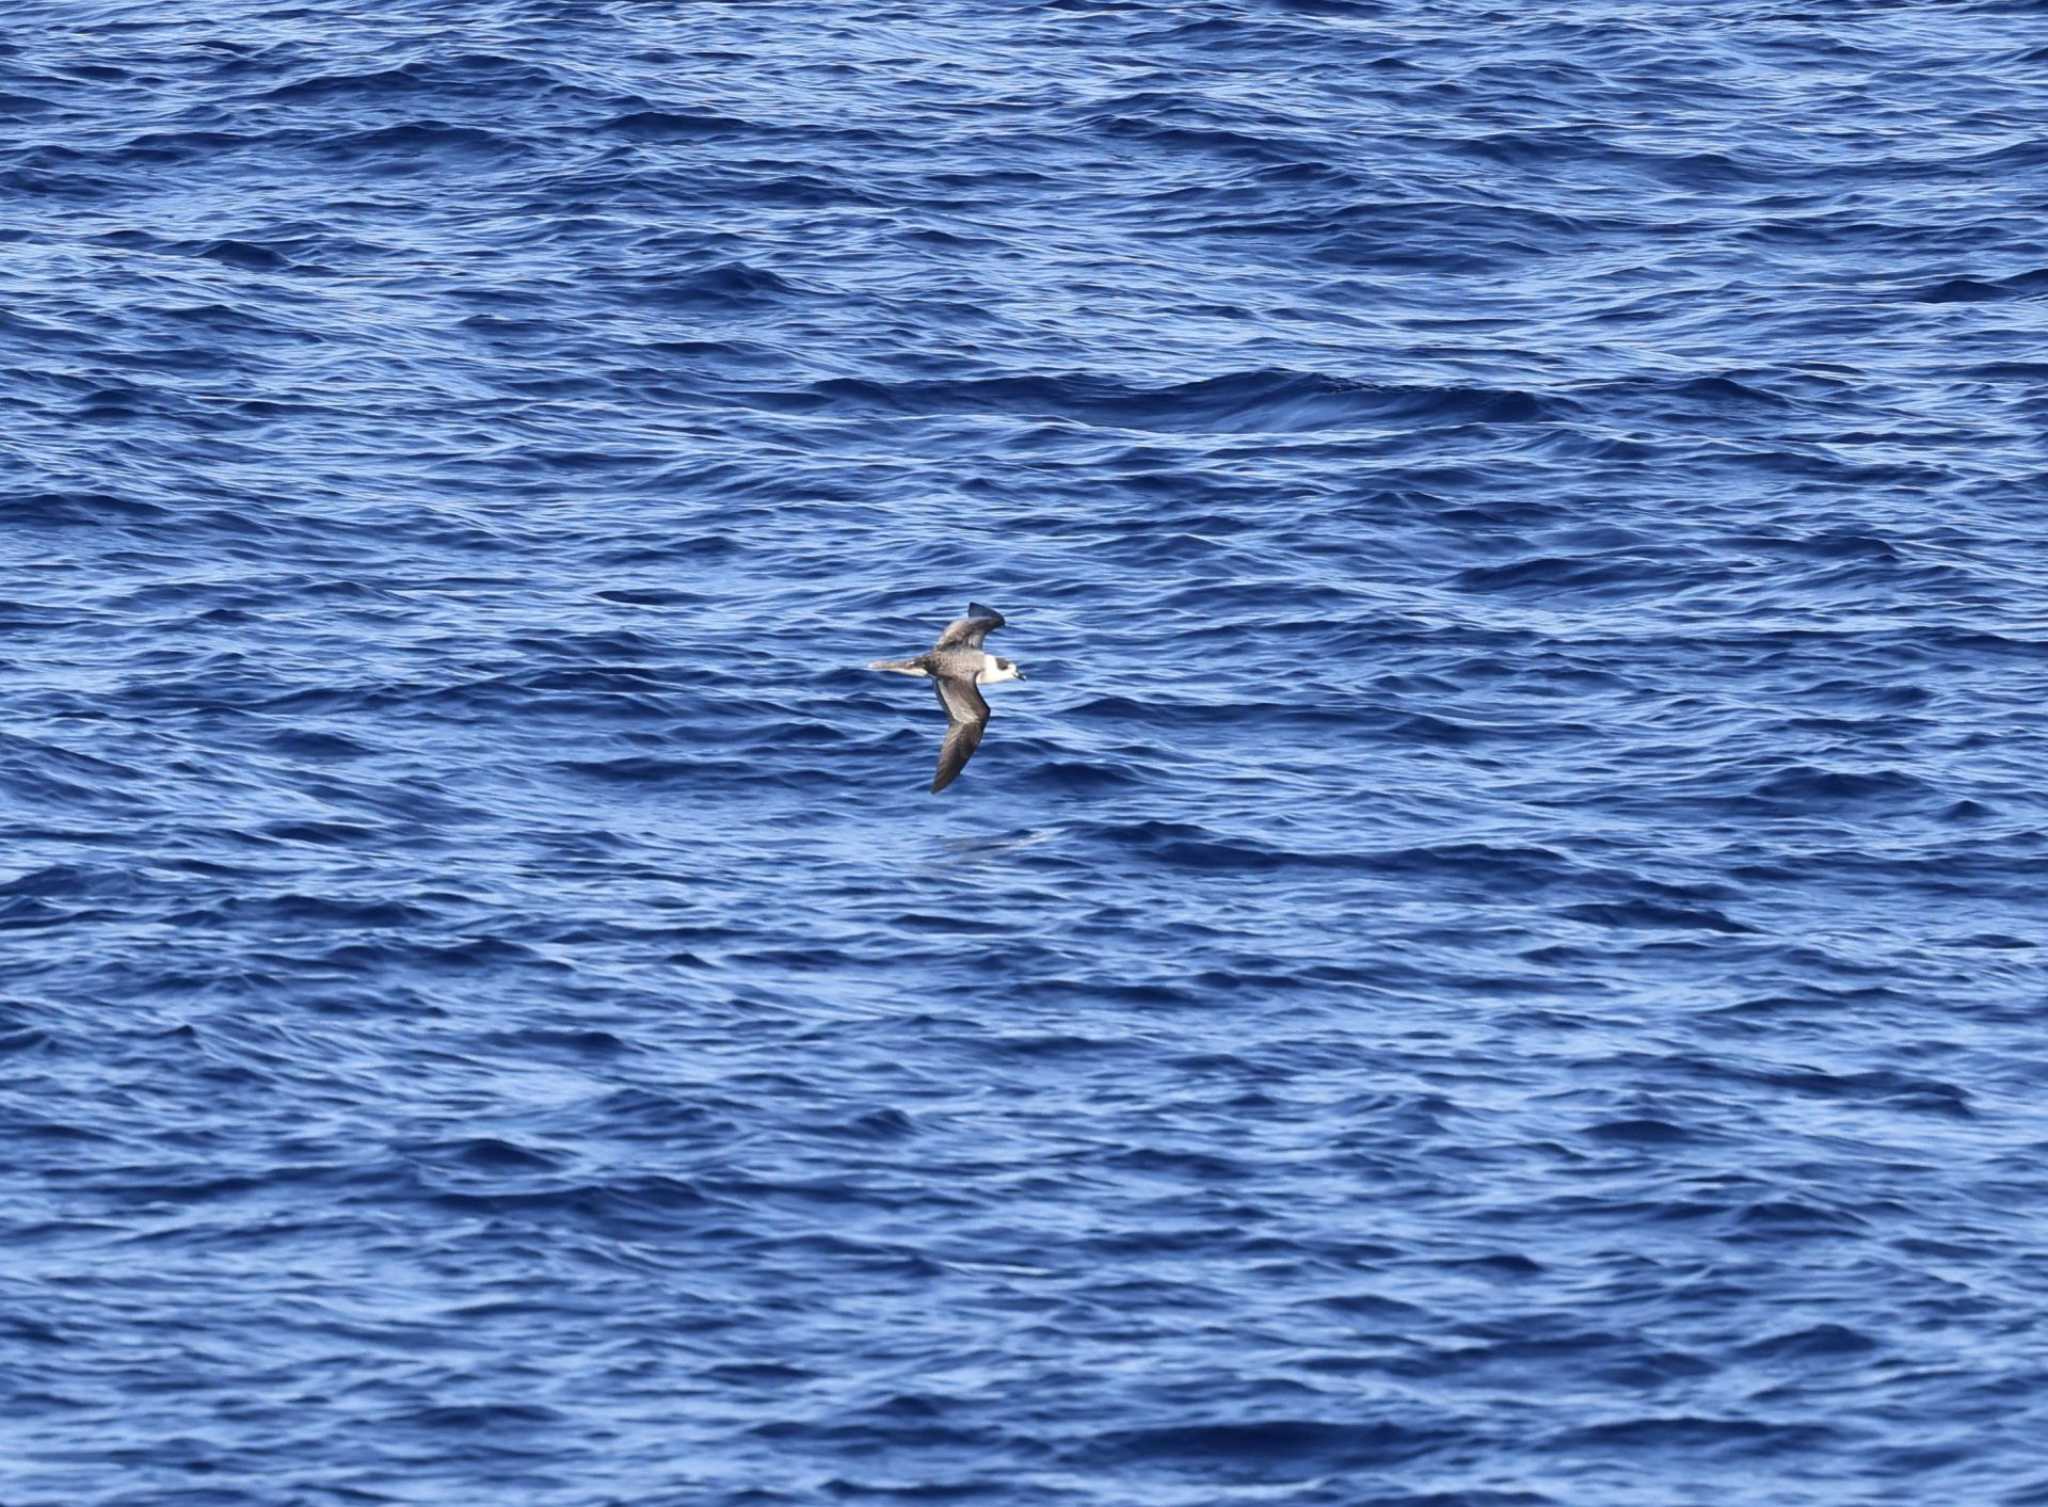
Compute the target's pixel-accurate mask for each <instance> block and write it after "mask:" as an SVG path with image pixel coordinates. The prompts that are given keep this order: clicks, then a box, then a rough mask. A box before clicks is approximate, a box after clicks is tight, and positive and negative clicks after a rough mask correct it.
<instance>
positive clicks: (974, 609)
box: [868, 602, 1024, 795]
mask: <svg viewBox="0 0 2048 1507" xmlns="http://www.w3.org/2000/svg"><path fill="white" fill-rule="evenodd" d="M1002 626H1003V615H1002V614H1001V613H1000V612H998V611H996V610H995V608H993V607H984V606H982V605H981V604H980V603H979V602H969V603H968V604H967V616H965V617H961V618H955V619H954V620H953V621H952V622H950V623H948V624H946V631H945V632H944V633H941V634H940V635H939V641H938V642H937V643H936V644H934V645H932V648H931V652H930V653H929V654H920V655H918V656H917V658H915V659H878V660H875V661H874V662H873V663H872V664H870V665H869V666H868V668H869V669H870V670H893V671H895V672H896V673H897V674H898V675H923V676H927V677H929V678H930V679H931V681H932V683H933V686H934V688H935V689H936V690H937V691H938V693H939V705H940V706H942V707H944V708H945V709H946V741H945V742H944V743H942V744H940V745H939V772H938V773H937V774H935V775H934V776H932V794H933V795H937V794H938V793H939V792H940V791H941V790H944V789H945V788H946V787H947V786H948V785H950V784H952V783H953V780H954V777H955V776H956V775H958V774H959V773H960V771H961V770H963V769H965V768H966V767H967V761H968V760H969V759H971V758H973V757H974V750H975V749H977V748H979V747H981V735H982V732H983V730H984V729H985V728H987V726H988V703H987V702H986V701H983V700H982V699H981V692H980V691H978V690H976V689H975V687H977V686H984V685H1001V684H1002V683H1003V682H1004V681H1006V680H1022V679H1023V678H1024V672H1023V671H1022V670H1020V669H1018V668H1017V667H1016V665H1014V664H1012V663H1011V662H1010V661H1009V660H1007V659H999V658H997V657H996V656H995V655H993V654H991V653H989V652H988V651H987V650H986V649H984V648H982V646H981V641H982V640H983V639H985V638H987V637H988V636H989V635H990V634H991V633H993V632H995V630H996V629H998V628H1000V627H1002Z"/></svg>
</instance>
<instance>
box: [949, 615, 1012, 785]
mask: <svg viewBox="0 0 2048 1507" xmlns="http://www.w3.org/2000/svg"><path fill="white" fill-rule="evenodd" d="M996 621H997V622H999V623H1000V622H1001V621H1002V619H1001V618H997V619H996ZM932 687H933V689H934V690H936V691H937V692H938V693H939V705H940V706H942V707H944V708H945V709H946V741H945V742H944V743H942V744H940V745H939V771H938V773H937V774H935V775H933V776H932V794H933V795H937V794H938V793H939V792H940V791H941V790H944V789H945V788H946V787H947V786H948V785H950V784H952V783H953V780H954V778H955V777H956V776H957V775H958V774H959V773H960V771H961V770H963V769H965V768H966V767H967V761H968V760H969V759H971V758H973V757H974V751H975V749H977V748H979V747H981V735H982V732H983V731H984V730H985V729H986V728H987V727H988V703H987V702H986V701H983V700H982V699H981V692H980V691H978V690H976V689H975V688H974V682H973V681H972V680H966V679H948V678H946V677H943V676H933V677H932Z"/></svg>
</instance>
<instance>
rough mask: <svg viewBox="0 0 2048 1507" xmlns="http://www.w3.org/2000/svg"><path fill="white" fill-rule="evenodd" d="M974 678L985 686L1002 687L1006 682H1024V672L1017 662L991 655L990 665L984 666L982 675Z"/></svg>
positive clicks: (989, 658) (989, 657)
mask: <svg viewBox="0 0 2048 1507" xmlns="http://www.w3.org/2000/svg"><path fill="white" fill-rule="evenodd" d="M974 678H975V679H976V680H978V681H980V682H981V683H982V684H983V685H1001V684H1002V683H1003V682H1004V681H1006V680H1022V679H1023V678H1024V672H1023V671H1022V670H1020V669H1018V668H1017V662H1016V661H1015V660H1012V659H1004V658H1002V657H1000V656H999V655H995V654H990V655H989V656H988V663H987V664H985V665H983V666H982V669H981V673H980V674H979V675H977V676H975V677H974Z"/></svg>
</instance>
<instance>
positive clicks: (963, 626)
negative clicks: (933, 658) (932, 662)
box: [932, 602, 1003, 649]
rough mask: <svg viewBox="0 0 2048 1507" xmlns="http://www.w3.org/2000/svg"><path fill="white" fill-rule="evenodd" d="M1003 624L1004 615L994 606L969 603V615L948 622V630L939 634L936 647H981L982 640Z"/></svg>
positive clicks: (934, 646)
mask: <svg viewBox="0 0 2048 1507" xmlns="http://www.w3.org/2000/svg"><path fill="white" fill-rule="evenodd" d="M1002 626H1003V615H1002V614H1001V613H1000V612H998V611H996V610H995V608H993V607H984V606H982V605H981V603H979V602H969V603H968V604H967V616H965V617H956V618H954V619H953V621H952V622H950V623H948V624H946V631H945V632H944V633H941V634H940V635H939V641H938V642H937V643H936V644H934V645H932V647H933V648H935V649H953V648H966V649H979V648H980V647H981V641H982V640H983V639H985V638H987V637H988V636H989V635H990V634H991V633H993V632H995V631H996V629H998V628H1000V627H1002Z"/></svg>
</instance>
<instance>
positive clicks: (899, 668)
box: [868, 659, 927, 675]
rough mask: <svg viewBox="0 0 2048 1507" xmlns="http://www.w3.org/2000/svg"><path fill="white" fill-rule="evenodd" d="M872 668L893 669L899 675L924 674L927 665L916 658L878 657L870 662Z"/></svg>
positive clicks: (869, 666)
mask: <svg viewBox="0 0 2048 1507" xmlns="http://www.w3.org/2000/svg"><path fill="white" fill-rule="evenodd" d="M868 668H869V669H870V670H893V671H894V672H895V673H896V674H898V675H923V674H925V673H927V672H926V670H925V667H924V666H923V665H921V664H919V663H918V662H917V661H916V660H914V659H876V660H870V661H869V662H868Z"/></svg>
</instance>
